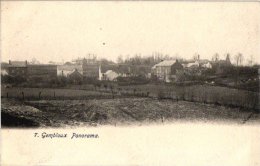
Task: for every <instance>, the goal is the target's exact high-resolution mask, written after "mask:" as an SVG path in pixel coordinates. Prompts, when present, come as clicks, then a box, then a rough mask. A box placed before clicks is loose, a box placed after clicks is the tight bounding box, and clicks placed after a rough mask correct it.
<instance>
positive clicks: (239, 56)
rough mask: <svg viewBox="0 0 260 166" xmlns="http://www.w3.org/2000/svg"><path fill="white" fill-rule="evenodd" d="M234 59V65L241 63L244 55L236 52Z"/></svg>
mask: <svg viewBox="0 0 260 166" xmlns="http://www.w3.org/2000/svg"><path fill="white" fill-rule="evenodd" d="M234 59H235V62H236V65H237V66H238V65H242V63H243V60H244V57H243V55H242V54H241V53H238V54H237V55H235V56H234Z"/></svg>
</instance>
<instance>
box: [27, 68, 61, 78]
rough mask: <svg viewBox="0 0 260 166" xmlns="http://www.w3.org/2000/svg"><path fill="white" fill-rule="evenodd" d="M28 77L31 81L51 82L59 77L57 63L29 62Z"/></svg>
mask: <svg viewBox="0 0 260 166" xmlns="http://www.w3.org/2000/svg"><path fill="white" fill-rule="evenodd" d="M27 78H28V80H29V81H35V82H41V81H42V82H49V81H51V80H54V79H56V78H57V65H50V64H28V65H27Z"/></svg>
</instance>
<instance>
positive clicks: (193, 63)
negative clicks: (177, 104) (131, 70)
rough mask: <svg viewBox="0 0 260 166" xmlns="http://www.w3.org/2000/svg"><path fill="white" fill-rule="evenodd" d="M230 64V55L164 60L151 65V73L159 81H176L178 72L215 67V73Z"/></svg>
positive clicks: (198, 71)
mask: <svg viewBox="0 0 260 166" xmlns="http://www.w3.org/2000/svg"><path fill="white" fill-rule="evenodd" d="M230 66H232V64H231V61H230V57H229V55H227V57H226V59H225V60H217V61H209V60H207V59H199V58H198V59H196V60H190V61H178V60H164V61H162V62H160V63H158V64H156V65H154V66H153V67H152V70H151V73H152V75H154V76H155V77H156V78H158V79H159V80H161V81H165V82H171V81H177V80H178V75H179V74H180V73H186V74H189V73H191V72H193V73H194V71H196V74H198V75H199V74H201V71H202V70H203V69H211V68H215V69H216V74H221V73H223V72H224V69H225V68H226V67H230Z"/></svg>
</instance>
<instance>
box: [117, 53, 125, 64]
mask: <svg viewBox="0 0 260 166" xmlns="http://www.w3.org/2000/svg"><path fill="white" fill-rule="evenodd" d="M123 62H124V60H123V56H122V55H119V56H118V57H117V63H123Z"/></svg>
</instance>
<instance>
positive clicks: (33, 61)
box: [30, 58, 40, 64]
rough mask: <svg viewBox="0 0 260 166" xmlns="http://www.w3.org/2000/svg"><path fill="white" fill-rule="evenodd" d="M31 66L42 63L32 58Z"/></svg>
mask: <svg viewBox="0 0 260 166" xmlns="http://www.w3.org/2000/svg"><path fill="white" fill-rule="evenodd" d="M30 63H31V64H40V62H39V61H38V60H37V59H36V58H32V60H31V62H30Z"/></svg>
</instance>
